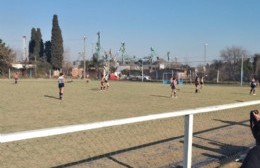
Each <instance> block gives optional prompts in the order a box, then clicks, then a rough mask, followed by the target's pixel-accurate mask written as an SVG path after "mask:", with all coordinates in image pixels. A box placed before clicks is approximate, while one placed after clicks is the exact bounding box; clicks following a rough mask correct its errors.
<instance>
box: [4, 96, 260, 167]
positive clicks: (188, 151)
mask: <svg viewBox="0 0 260 168" xmlns="http://www.w3.org/2000/svg"><path fill="white" fill-rule="evenodd" d="M251 105H260V100H255V101H248V102H239V103H232V104H225V105H217V106H209V107H202V108H194V109H188V110H181V111H176V112H168V113H162V114H152V115H146V116H140V117H132V118H125V119H118V120H110V121H103V122H95V123H89V124H78V125H69V126H61V127H54V128H46V129H38V130H30V131H22V132H15V133H5V134H0V143H7V142H13V141H20V140H25V139H32V138H39V137H46V136H53V135H60V134H66V133H73V132H79V131H86V130H91V129H98V128H104V127H111V126H116V125H124V124H131V123H137V122H144V121H151V120H158V119H164V118H172V117H180V116H185V132H184V161H183V162H184V163H183V166H184V168H191V166H192V165H191V163H192V162H191V161H192V135H193V115H194V114H199V113H207V112H213V111H219V110H227V109H231V108H239V107H246V106H251Z"/></svg>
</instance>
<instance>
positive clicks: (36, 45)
mask: <svg viewBox="0 0 260 168" xmlns="http://www.w3.org/2000/svg"><path fill="white" fill-rule="evenodd" d="M43 51H44V46H43V41H42V34H41V30H40V28H37V29H35V28H32V30H31V40H30V42H29V61H30V62H35V61H37V60H39V58H43Z"/></svg>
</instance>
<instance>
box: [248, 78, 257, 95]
mask: <svg viewBox="0 0 260 168" xmlns="http://www.w3.org/2000/svg"><path fill="white" fill-rule="evenodd" d="M250 87H251V90H250V93H249V94H253V95H256V94H255V88H256V81H255V78H253V79H252V80H251V83H250Z"/></svg>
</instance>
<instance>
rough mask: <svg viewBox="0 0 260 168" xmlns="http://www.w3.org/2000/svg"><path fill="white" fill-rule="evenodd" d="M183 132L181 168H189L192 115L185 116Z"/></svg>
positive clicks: (190, 162)
mask: <svg viewBox="0 0 260 168" xmlns="http://www.w3.org/2000/svg"><path fill="white" fill-rule="evenodd" d="M184 124H185V126H184V127H185V128H184V129H185V132H184V160H183V167H184V168H191V165H192V136H193V114H189V115H185V121H184Z"/></svg>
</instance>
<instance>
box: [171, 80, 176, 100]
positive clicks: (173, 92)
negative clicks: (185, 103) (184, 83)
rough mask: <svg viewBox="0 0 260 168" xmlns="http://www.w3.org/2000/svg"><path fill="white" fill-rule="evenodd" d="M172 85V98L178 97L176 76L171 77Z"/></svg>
mask: <svg viewBox="0 0 260 168" xmlns="http://www.w3.org/2000/svg"><path fill="white" fill-rule="evenodd" d="M170 86H171V89H172V91H171V98H173V97H174V98H177V93H176V90H177V80H176V77H174V76H173V77H171V79H170Z"/></svg>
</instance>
